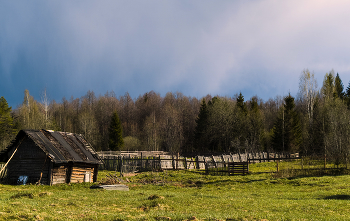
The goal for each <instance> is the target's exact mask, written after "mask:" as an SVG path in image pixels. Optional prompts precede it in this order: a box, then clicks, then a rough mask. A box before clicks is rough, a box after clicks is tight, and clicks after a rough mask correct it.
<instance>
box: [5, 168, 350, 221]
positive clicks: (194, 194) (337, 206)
mask: <svg viewBox="0 0 350 221" xmlns="http://www.w3.org/2000/svg"><path fill="white" fill-rule="evenodd" d="M274 167H275V164H274V163H261V164H254V165H251V166H250V170H251V171H252V172H253V173H252V174H250V175H247V176H211V175H205V174H204V173H202V172H196V171H167V172H145V173H140V174H137V175H136V176H131V177H128V179H129V180H130V182H129V183H126V185H128V186H129V188H130V191H107V190H98V189H90V186H91V185H92V184H89V183H82V184H71V185H56V186H36V185H25V186H10V185H0V220H349V219H350V218H349V217H350V191H349V188H350V176H349V175H338V176H317V177H315V176H311V177H301V176H299V177H289V178H284V177H283V176H280V175H278V174H275V173H261V171H266V170H268V169H271V171H273V168H274ZM107 173H112V174H114V172H111V171H100V173H99V179H100V180H101V179H102V178H104V177H105V175H106V174H107Z"/></svg>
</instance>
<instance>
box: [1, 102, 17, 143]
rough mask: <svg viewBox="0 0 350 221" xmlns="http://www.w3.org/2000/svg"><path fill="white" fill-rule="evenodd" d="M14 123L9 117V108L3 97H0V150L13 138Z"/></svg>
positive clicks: (14, 131) (14, 132)
mask: <svg viewBox="0 0 350 221" xmlns="http://www.w3.org/2000/svg"><path fill="white" fill-rule="evenodd" d="M15 134H16V130H15V123H14V119H13V117H12V116H11V107H9V106H8V103H7V101H6V99H5V98H4V97H0V150H2V149H3V148H5V147H6V146H7V145H8V144H9V142H10V141H11V139H12V138H13V137H14V136H15Z"/></svg>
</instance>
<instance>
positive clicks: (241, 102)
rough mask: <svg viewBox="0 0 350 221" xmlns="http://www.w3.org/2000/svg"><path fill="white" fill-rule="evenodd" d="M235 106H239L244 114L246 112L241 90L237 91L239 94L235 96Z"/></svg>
mask: <svg viewBox="0 0 350 221" xmlns="http://www.w3.org/2000/svg"><path fill="white" fill-rule="evenodd" d="M237 107H239V108H240V109H241V111H242V112H243V113H244V114H247V112H248V111H247V107H246V105H245V103H244V97H243V95H242V93H241V92H240V93H239V96H238V98H237Z"/></svg>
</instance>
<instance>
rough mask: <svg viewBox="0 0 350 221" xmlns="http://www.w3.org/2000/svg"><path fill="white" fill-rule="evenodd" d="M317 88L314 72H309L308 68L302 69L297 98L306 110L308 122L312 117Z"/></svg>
mask: <svg viewBox="0 0 350 221" xmlns="http://www.w3.org/2000/svg"><path fill="white" fill-rule="evenodd" d="M317 93H318V89H317V80H316V79H315V76H314V73H310V71H309V70H308V69H304V70H303V72H302V73H301V75H300V78H299V94H298V95H299V99H300V100H301V103H302V105H303V107H304V110H306V113H307V116H308V119H309V122H310V123H311V121H312V117H313V108H314V104H315V101H316V97H317Z"/></svg>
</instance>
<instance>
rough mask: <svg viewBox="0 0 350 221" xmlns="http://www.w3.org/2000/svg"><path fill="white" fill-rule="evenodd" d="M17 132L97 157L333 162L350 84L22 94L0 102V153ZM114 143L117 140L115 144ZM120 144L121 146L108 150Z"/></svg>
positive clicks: (349, 119) (343, 145)
mask: <svg viewBox="0 0 350 221" xmlns="http://www.w3.org/2000/svg"><path fill="white" fill-rule="evenodd" d="M21 129H47V130H56V131H65V132H72V133H79V134H83V135H84V136H85V137H86V138H87V139H88V140H89V142H90V143H91V144H92V146H93V147H94V148H95V149H96V150H164V151H169V152H172V153H178V152H179V153H182V154H191V153H196V154H206V153H207V154H208V153H236V152H259V151H268V152H271V151H275V152H299V153H301V154H302V155H304V156H306V155H319V156H323V155H325V154H326V155H327V156H332V157H334V158H335V159H336V160H337V161H339V162H340V161H342V160H345V159H347V156H348V154H349V152H350V136H349V135H350V83H349V86H348V87H347V88H346V89H345V88H344V85H343V83H342V81H341V79H340V77H339V74H335V73H334V71H333V70H332V71H330V72H329V73H326V74H325V76H324V80H323V83H322V86H321V87H320V88H319V87H318V84H317V81H316V79H315V77H314V73H312V72H310V71H309V70H308V69H305V70H303V71H302V73H301V75H300V76H299V90H298V94H297V95H296V96H295V97H293V96H292V95H291V94H288V95H287V96H285V97H282V96H279V95H278V96H276V97H275V98H270V99H269V100H267V101H264V100H262V99H260V98H259V97H258V96H254V97H252V98H250V99H249V100H248V99H245V98H244V95H242V93H239V94H236V95H235V96H233V97H221V96H214V97H212V96H211V95H207V96H205V97H202V98H200V99H198V98H195V97H188V96H184V95H183V94H182V93H180V92H176V93H172V92H168V93H167V94H166V95H165V96H164V97H162V96H160V94H158V93H156V92H154V91H150V92H148V93H145V94H143V95H140V96H139V97H138V98H135V99H134V98H131V97H130V95H129V94H128V93H125V94H124V95H122V96H119V97H118V96H117V95H116V94H115V93H114V92H113V91H112V92H107V93H106V94H104V95H103V96H102V95H100V96H98V97H97V96H96V95H95V93H94V92H93V91H88V92H87V93H86V95H84V96H83V97H81V98H73V97H71V98H70V99H68V100H67V99H66V98H63V99H62V100H61V101H60V102H57V101H55V100H51V101H50V100H49V99H48V96H47V95H46V90H45V91H44V92H43V93H42V97H41V99H40V100H35V99H34V98H33V97H32V96H31V95H30V93H29V91H28V90H25V91H24V99H23V103H22V104H21V105H20V106H19V107H17V108H15V109H12V108H11V107H9V106H8V103H7V101H6V99H5V98H4V97H1V98H0V150H1V149H4V148H5V147H6V146H7V145H9V143H10V142H11V140H12V139H13V138H14V137H15V136H16V134H17V132H18V131H19V130H21ZM115 137H118V138H115ZM113 139H117V140H118V139H119V142H113Z"/></svg>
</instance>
